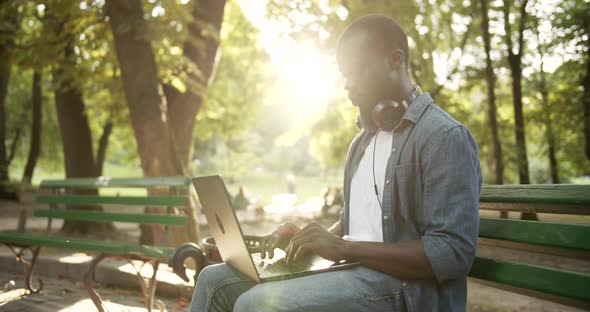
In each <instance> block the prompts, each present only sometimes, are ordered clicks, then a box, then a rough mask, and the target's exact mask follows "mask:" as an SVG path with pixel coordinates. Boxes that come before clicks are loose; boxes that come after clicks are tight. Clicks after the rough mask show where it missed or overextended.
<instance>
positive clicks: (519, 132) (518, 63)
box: [503, 0, 538, 220]
mask: <svg viewBox="0 0 590 312" xmlns="http://www.w3.org/2000/svg"><path fill="white" fill-rule="evenodd" d="M527 3H528V0H522V1H521V2H520V7H519V13H520V14H519V21H518V30H517V41H518V50H517V52H514V45H513V42H512V26H511V25H512V22H511V21H510V7H511V3H510V1H509V0H505V1H504V6H503V12H504V30H505V31H506V35H505V39H506V46H507V50H508V64H509V65H510V72H511V73H512V103H513V106H514V134H515V137H516V157H517V164H518V177H519V181H520V184H529V183H530V178H529V162H528V158H527V148H526V135H525V127H524V116H523V109H522V55H523V53H524V30H525V25H526V20H527V11H526V8H527ZM521 219H523V220H538V218H537V214H535V213H530V212H523V213H522V216H521Z"/></svg>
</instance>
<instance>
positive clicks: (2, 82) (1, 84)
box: [0, 0, 18, 195]
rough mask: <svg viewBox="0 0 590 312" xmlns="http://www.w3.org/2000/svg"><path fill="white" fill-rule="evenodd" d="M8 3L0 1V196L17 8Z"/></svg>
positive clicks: (4, 173)
mask: <svg viewBox="0 0 590 312" xmlns="http://www.w3.org/2000/svg"><path fill="white" fill-rule="evenodd" d="M9 2H10V1H6V0H0V6H1V7H2V8H3V9H5V10H4V11H3V12H2V13H3V14H0V19H1V20H2V21H3V25H2V26H3V27H2V29H1V30H0V36H1V37H3V39H4V40H3V41H2V42H1V43H0V60H2V61H1V62H0V195H1V194H4V193H5V192H6V191H8V186H9V180H10V177H9V172H8V163H9V162H8V155H7V150H6V96H7V94H8V83H9V81H10V68H11V66H12V60H11V58H12V57H11V55H12V44H13V43H14V33H15V32H16V30H17V27H18V11H17V6H16V5H15V4H13V3H9Z"/></svg>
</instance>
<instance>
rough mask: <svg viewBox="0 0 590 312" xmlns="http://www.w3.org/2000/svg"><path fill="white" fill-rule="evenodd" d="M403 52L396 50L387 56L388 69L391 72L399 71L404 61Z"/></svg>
mask: <svg viewBox="0 0 590 312" xmlns="http://www.w3.org/2000/svg"><path fill="white" fill-rule="evenodd" d="M405 57H406V56H405V55H404V51H402V50H400V49H397V50H393V51H391V53H390V54H389V57H388V60H389V67H390V69H391V70H401V69H402V66H403V64H404V59H405Z"/></svg>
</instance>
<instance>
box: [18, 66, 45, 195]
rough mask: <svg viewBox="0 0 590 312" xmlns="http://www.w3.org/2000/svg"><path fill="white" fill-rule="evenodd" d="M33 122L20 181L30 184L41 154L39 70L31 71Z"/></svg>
mask: <svg viewBox="0 0 590 312" xmlns="http://www.w3.org/2000/svg"><path fill="white" fill-rule="evenodd" d="M32 93H33V98H32V103H33V122H32V125H31V144H30V148H29V156H28V157H27V164H26V165H25V170H24V172H23V179H22V182H23V183H25V184H31V180H32V179H33V171H34V170H35V166H36V165H37V160H38V159H39V155H40V154H41V127H42V110H41V104H42V103H41V101H42V99H41V94H42V89H41V70H35V71H34V73H33V90H32Z"/></svg>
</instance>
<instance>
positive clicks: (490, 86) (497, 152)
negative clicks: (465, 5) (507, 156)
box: [480, 0, 504, 184]
mask: <svg viewBox="0 0 590 312" xmlns="http://www.w3.org/2000/svg"><path fill="white" fill-rule="evenodd" d="M480 4H481V16H482V18H481V29H482V36H483V43H484V49H485V53H486V60H485V61H486V68H485V80H486V84H487V91H488V92H487V96H488V123H489V126H490V131H491V133H492V145H493V150H494V169H495V170H494V173H495V179H494V182H495V183H496V184H504V161H503V159H502V145H501V144H500V137H499V135H498V121H497V118H496V114H497V113H496V112H497V109H496V93H495V88H496V76H495V74H494V66H493V64H492V58H491V55H490V53H491V44H490V31H489V18H488V6H487V4H488V1H487V0H481V1H480Z"/></svg>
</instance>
